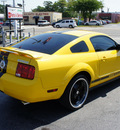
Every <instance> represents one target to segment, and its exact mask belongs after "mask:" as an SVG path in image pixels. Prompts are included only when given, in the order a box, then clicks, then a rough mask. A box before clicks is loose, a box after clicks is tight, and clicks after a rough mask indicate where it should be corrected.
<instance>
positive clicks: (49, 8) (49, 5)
mask: <svg viewBox="0 0 120 130" xmlns="http://www.w3.org/2000/svg"><path fill="white" fill-rule="evenodd" d="M43 5H44V7H45V10H46V11H54V9H53V3H52V2H51V1H44V3H43Z"/></svg>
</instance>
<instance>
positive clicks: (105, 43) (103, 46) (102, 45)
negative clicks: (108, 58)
mask: <svg viewBox="0 0 120 130" xmlns="http://www.w3.org/2000/svg"><path fill="white" fill-rule="evenodd" d="M90 41H91V42H92V44H93V47H94V49H95V51H107V50H115V49H116V43H115V41H113V40H112V39H110V38H109V37H107V36H96V37H92V38H91V39H90Z"/></svg>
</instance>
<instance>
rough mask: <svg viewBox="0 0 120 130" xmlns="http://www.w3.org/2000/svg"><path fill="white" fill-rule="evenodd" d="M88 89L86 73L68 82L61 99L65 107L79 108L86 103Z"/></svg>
mask: <svg viewBox="0 0 120 130" xmlns="http://www.w3.org/2000/svg"><path fill="white" fill-rule="evenodd" d="M88 91H89V82H88V79H87V78H86V77H85V76H84V75H79V76H76V77H74V78H73V79H72V80H71V82H70V83H69V84H68V86H67V88H66V90H65V92H64V94H63V96H62V97H61V99H60V101H61V103H62V104H63V105H64V106H65V107H67V108H69V109H71V110H77V109H79V108H80V107H82V106H83V104H84V103H85V101H86V99H87V96H88Z"/></svg>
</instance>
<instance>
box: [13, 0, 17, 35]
mask: <svg viewBox="0 0 120 130" xmlns="http://www.w3.org/2000/svg"><path fill="white" fill-rule="evenodd" d="M13 7H15V0H13ZM14 37H17V21H16V20H14Z"/></svg>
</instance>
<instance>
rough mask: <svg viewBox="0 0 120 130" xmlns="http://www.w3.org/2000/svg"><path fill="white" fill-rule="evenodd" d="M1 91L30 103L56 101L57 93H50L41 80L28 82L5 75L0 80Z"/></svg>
mask: <svg viewBox="0 0 120 130" xmlns="http://www.w3.org/2000/svg"><path fill="white" fill-rule="evenodd" d="M0 91H2V92H3V93H5V94H7V95H9V96H11V97H13V98H16V99H18V100H21V101H25V102H30V103H32V102H40V101H45V100H51V99H56V98H55V97H56V96H55V95H56V93H48V92H47V91H48V90H46V89H44V88H43V87H42V83H41V80H40V79H39V78H35V79H34V80H27V79H23V78H19V77H16V76H14V75H10V74H4V75H3V76H2V77H1V78H0Z"/></svg>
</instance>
